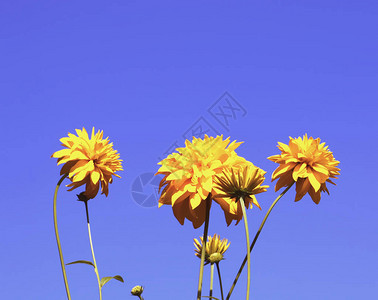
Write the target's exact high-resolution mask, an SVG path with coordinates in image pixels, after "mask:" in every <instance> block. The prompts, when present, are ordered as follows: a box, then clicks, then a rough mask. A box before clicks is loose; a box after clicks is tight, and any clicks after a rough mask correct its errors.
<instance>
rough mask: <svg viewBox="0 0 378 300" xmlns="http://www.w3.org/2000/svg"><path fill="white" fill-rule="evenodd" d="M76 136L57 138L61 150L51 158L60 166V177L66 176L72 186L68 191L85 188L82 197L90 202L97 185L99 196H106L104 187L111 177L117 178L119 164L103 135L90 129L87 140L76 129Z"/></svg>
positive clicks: (85, 133)
mask: <svg viewBox="0 0 378 300" xmlns="http://www.w3.org/2000/svg"><path fill="white" fill-rule="evenodd" d="M76 133H77V136H76V135H74V134H72V133H68V137H64V138H61V139H60V141H61V142H62V146H64V147H66V148H67V149H62V150H59V151H57V152H55V153H54V154H53V155H51V157H55V158H58V165H60V164H64V165H63V167H62V169H61V170H60V175H64V174H68V177H69V178H70V179H71V181H72V183H71V184H69V185H67V187H71V188H70V189H69V191H72V190H73V189H76V188H78V187H80V186H82V185H84V184H85V185H86V186H85V192H84V193H83V195H84V196H85V197H86V198H87V199H92V198H94V197H95V196H96V195H97V193H98V190H99V187H100V183H101V193H102V194H105V195H106V196H108V185H109V183H111V182H112V181H113V178H112V176H113V175H114V176H117V177H120V176H119V175H117V174H115V172H116V171H122V170H123V169H122V165H121V162H122V160H121V159H119V153H117V151H116V150H113V143H109V140H108V138H106V139H103V138H102V137H103V131H98V132H97V133H96V134H95V129H94V127H93V129H92V136H91V138H89V136H88V133H87V131H86V130H85V128H83V130H80V129H76Z"/></svg>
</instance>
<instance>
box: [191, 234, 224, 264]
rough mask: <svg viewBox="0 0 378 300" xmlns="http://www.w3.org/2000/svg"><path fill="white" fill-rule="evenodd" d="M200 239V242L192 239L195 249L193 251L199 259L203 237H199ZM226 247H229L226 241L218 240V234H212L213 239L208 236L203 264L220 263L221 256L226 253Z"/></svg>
mask: <svg viewBox="0 0 378 300" xmlns="http://www.w3.org/2000/svg"><path fill="white" fill-rule="evenodd" d="M200 239H201V241H200V242H199V241H198V240H197V239H194V246H195V247H196V248H195V249H194V251H195V255H196V256H197V257H198V258H201V252H202V245H203V237H202V236H201V237H200ZM228 247H230V243H229V242H228V240H227V239H223V240H220V236H219V235H218V234H214V236H213V237H211V236H208V237H207V241H206V248H205V264H209V263H216V262H219V261H221V260H222V259H223V254H224V253H225V252H226V250H227V249H228Z"/></svg>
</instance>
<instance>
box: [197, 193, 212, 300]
mask: <svg viewBox="0 0 378 300" xmlns="http://www.w3.org/2000/svg"><path fill="white" fill-rule="evenodd" d="M205 201H206V218H205V226H204V229H203V238H202V251H201V265H200V273H199V278H198V291H197V300H201V294H202V280H203V265H204V262H205V252H206V242H207V232H208V229H209V217H210V201H211V194H209V196H208V197H207V198H206V200H205Z"/></svg>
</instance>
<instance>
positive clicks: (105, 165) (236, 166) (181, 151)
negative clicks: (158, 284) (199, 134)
mask: <svg viewBox="0 0 378 300" xmlns="http://www.w3.org/2000/svg"><path fill="white" fill-rule="evenodd" d="M76 133H77V136H76V135H74V134H71V133H68V137H64V138H62V139H60V141H61V142H62V146H64V147H66V148H65V149H62V150H59V151H57V152H55V153H54V154H53V155H52V157H55V158H58V165H60V164H64V165H63V167H62V169H61V171H60V173H61V175H63V174H68V177H69V178H70V179H71V181H72V183H71V184H69V185H68V187H71V189H70V190H73V189H75V188H78V187H80V186H82V185H84V184H85V192H84V195H85V196H86V197H87V198H88V199H92V198H94V197H95V196H96V195H97V193H98V191H99V187H100V184H101V192H102V193H103V194H105V195H106V196H107V195H108V186H109V183H111V182H112V176H113V175H114V176H117V177H120V176H119V175H117V174H115V172H116V171H121V170H122V164H121V162H122V160H121V159H119V153H117V151H116V150H114V149H113V143H110V142H109V140H108V138H106V139H103V132H102V131H98V132H97V133H96V134H95V129H94V128H93V129H92V135H91V138H89V136H88V133H87V132H86V130H85V128H83V129H82V130H80V129H77V130H76ZM240 144H241V142H239V143H237V142H236V141H233V142H231V143H230V139H229V138H227V139H225V140H223V136H217V137H215V138H214V137H208V136H207V135H205V137H204V139H200V138H193V141H192V142H190V141H188V140H186V141H185V147H183V148H177V149H176V150H177V152H174V153H172V154H170V155H168V157H167V158H165V159H163V160H162V161H161V162H159V164H160V165H161V167H160V168H159V170H158V172H157V173H156V174H163V175H164V178H163V179H162V181H161V183H160V188H163V187H164V188H163V190H162V193H161V196H160V199H159V207H160V206H162V205H171V206H172V209H173V213H174V215H175V217H176V218H177V220H178V221H179V222H180V223H181V224H184V220H185V219H188V220H189V221H191V222H192V223H193V226H194V228H198V227H200V226H201V225H202V224H203V222H204V220H205V210H206V204H205V202H206V199H208V200H209V201H210V202H211V201H212V200H214V201H215V202H216V203H218V204H219V205H220V207H221V208H222V209H223V211H224V214H225V218H226V222H227V225H229V224H230V223H231V221H232V220H236V221H237V223H238V222H239V221H240V220H241V218H242V213H241V208H240V202H238V197H241V196H243V197H245V206H246V208H252V204H253V205H255V206H257V207H259V208H260V209H261V207H260V205H259V203H258V202H257V200H256V197H255V194H258V193H261V192H264V191H266V189H267V188H268V186H267V185H262V183H263V181H264V179H265V178H264V175H265V174H266V172H265V171H263V170H261V169H260V168H258V167H256V166H255V165H253V164H252V163H251V162H249V161H247V160H246V159H245V158H243V157H241V156H239V155H237V154H236V152H235V149H236V148H238V147H239V146H240ZM278 148H279V150H280V151H281V154H278V155H274V156H270V157H268V159H270V160H271V161H273V162H276V163H278V164H279V166H278V168H277V169H276V170H275V171H274V172H273V174H272V181H273V180H276V179H278V181H277V183H276V186H275V190H276V191H277V190H279V189H280V188H282V187H285V186H288V185H290V184H291V183H292V182H293V181H295V182H296V196H295V201H299V200H300V199H302V198H303V196H304V195H305V194H306V193H308V194H309V195H310V196H311V198H312V200H313V201H314V202H315V203H317V204H318V203H319V201H320V192H327V193H328V194H329V191H328V189H327V186H326V182H329V183H332V184H334V183H333V182H332V181H331V179H330V178H336V175H339V174H340V173H339V170H340V169H339V168H337V165H338V164H339V161H337V160H335V159H334V157H333V154H332V152H331V151H329V150H328V146H326V147H325V143H320V139H319V138H317V139H313V138H312V137H310V138H308V137H307V134H306V135H304V137H303V139H302V138H301V137H298V138H296V139H294V138H291V137H290V142H289V145H286V144H283V143H280V142H278Z"/></svg>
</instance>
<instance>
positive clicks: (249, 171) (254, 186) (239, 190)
mask: <svg viewBox="0 0 378 300" xmlns="http://www.w3.org/2000/svg"><path fill="white" fill-rule="evenodd" d="M265 174H266V172H265V171H263V170H262V169H260V168H258V167H256V166H255V165H253V164H252V163H251V162H246V163H245V164H243V165H241V166H240V167H239V168H228V169H225V170H224V171H223V173H222V174H221V175H220V176H217V177H216V181H215V182H216V184H217V185H216V188H215V190H216V191H217V194H216V195H214V197H215V198H216V199H217V200H218V201H217V202H218V203H219V204H220V205H221V206H222V208H223V211H224V213H225V217H226V222H227V225H230V223H231V222H232V220H236V224H238V223H239V222H240V220H241V219H242V218H243V211H242V209H241V204H240V201H238V200H239V199H240V197H242V198H243V200H244V204H245V207H246V208H247V209H248V208H252V203H253V204H254V205H256V206H257V207H258V208H260V209H261V207H260V205H259V203H258V202H257V199H256V196H255V195H256V194H259V193H262V192H266V189H267V188H268V187H269V186H268V185H261V184H262V183H263V182H264V180H265V177H264V175H265Z"/></svg>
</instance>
